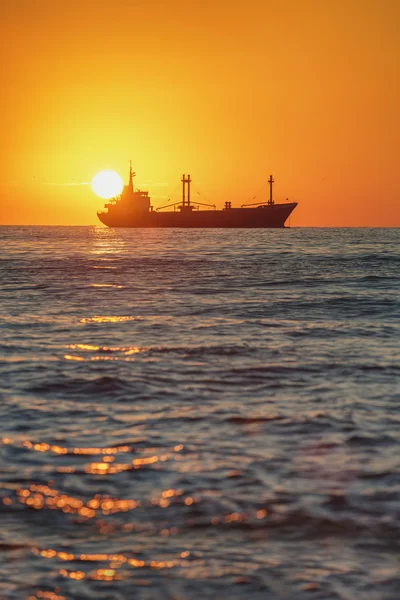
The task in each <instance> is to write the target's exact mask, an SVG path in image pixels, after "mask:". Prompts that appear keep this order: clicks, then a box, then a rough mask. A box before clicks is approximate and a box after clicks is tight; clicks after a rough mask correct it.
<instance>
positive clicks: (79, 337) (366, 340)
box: [0, 226, 400, 600]
mask: <svg viewBox="0 0 400 600" xmlns="http://www.w3.org/2000/svg"><path fill="white" fill-rule="evenodd" d="M399 403H400V229H363V228H359V229H358V228H355V229H344V228H342V229H318V228H288V229H280V230H279V229H277V230H273V229H253V230H250V229H241V230H239V229H237V230H223V229H214V230H213V229H208V230H201V229H192V230H190V229H186V230H185V229H175V230H174V229H108V228H104V227H96V226H93V227H17V226H8V227H1V228H0V439H1V444H0V452H1V472H0V522H1V533H0V582H1V584H0V598H1V599H2V600H3V599H7V600H9V599H12V600H14V599H15V600H39V599H46V600H86V599H87V600H127V599H133V600H203V599H207V600H211V599H212V600H214V599H219V598H227V599H229V600H230V599H232V600H236V599H243V600H269V599H271V600H276V599H288V600H292V599H293V600H308V599H310V600H311V599H312V600H339V599H340V600H356V599H357V600H359V599H363V600H398V598H399V597H400V553H399V550H400V413H399Z"/></svg>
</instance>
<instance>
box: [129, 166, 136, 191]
mask: <svg viewBox="0 0 400 600" xmlns="http://www.w3.org/2000/svg"><path fill="white" fill-rule="evenodd" d="M135 175H136V173H134V172H133V171H132V161H131V160H130V161H129V183H128V190H129V191H130V193H131V194H133V191H134V190H133V178H134V177H135Z"/></svg>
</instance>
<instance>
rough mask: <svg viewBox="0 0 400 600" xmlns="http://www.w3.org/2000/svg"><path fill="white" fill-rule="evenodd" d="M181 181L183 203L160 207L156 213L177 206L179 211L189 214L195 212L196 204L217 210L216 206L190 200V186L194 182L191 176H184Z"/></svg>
mask: <svg viewBox="0 0 400 600" xmlns="http://www.w3.org/2000/svg"><path fill="white" fill-rule="evenodd" d="M181 181H182V201H181V202H174V204H165V205H164V206H159V207H158V208H156V211H159V210H163V209H164V208H172V207H175V206H179V207H180V209H179V210H180V211H181V212H189V211H192V210H194V206H193V205H194V204H195V205H196V206H210V207H211V208H214V210H215V209H216V206H215V204H205V203H204V202H197V201H195V200H191V199H190V184H191V182H192V180H191V178H190V175H188V176H187V177H186V176H185V175H182V179H181ZM186 186H187V195H186ZM174 210H175V209H174Z"/></svg>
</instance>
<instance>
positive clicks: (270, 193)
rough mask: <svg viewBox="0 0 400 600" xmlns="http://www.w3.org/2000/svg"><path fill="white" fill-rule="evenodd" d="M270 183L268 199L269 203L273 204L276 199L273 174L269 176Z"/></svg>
mask: <svg viewBox="0 0 400 600" xmlns="http://www.w3.org/2000/svg"><path fill="white" fill-rule="evenodd" d="M268 183H269V200H268V205H269V206H272V205H273V204H274V201H273V200H272V184H273V183H274V180H273V178H272V175H270V176H269V179H268Z"/></svg>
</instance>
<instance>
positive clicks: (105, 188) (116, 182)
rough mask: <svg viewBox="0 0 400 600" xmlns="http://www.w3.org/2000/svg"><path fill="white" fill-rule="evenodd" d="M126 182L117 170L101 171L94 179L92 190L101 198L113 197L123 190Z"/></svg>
mask: <svg viewBox="0 0 400 600" xmlns="http://www.w3.org/2000/svg"><path fill="white" fill-rule="evenodd" d="M123 187H124V182H123V181H122V179H121V177H120V176H119V175H118V173H116V172H115V171H108V170H106V171H100V172H99V173H97V174H96V175H95V176H94V177H93V179H92V190H93V191H94V193H95V194H97V195H98V196H100V198H113V197H114V196H118V194H120V193H121V192H122V188H123Z"/></svg>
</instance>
